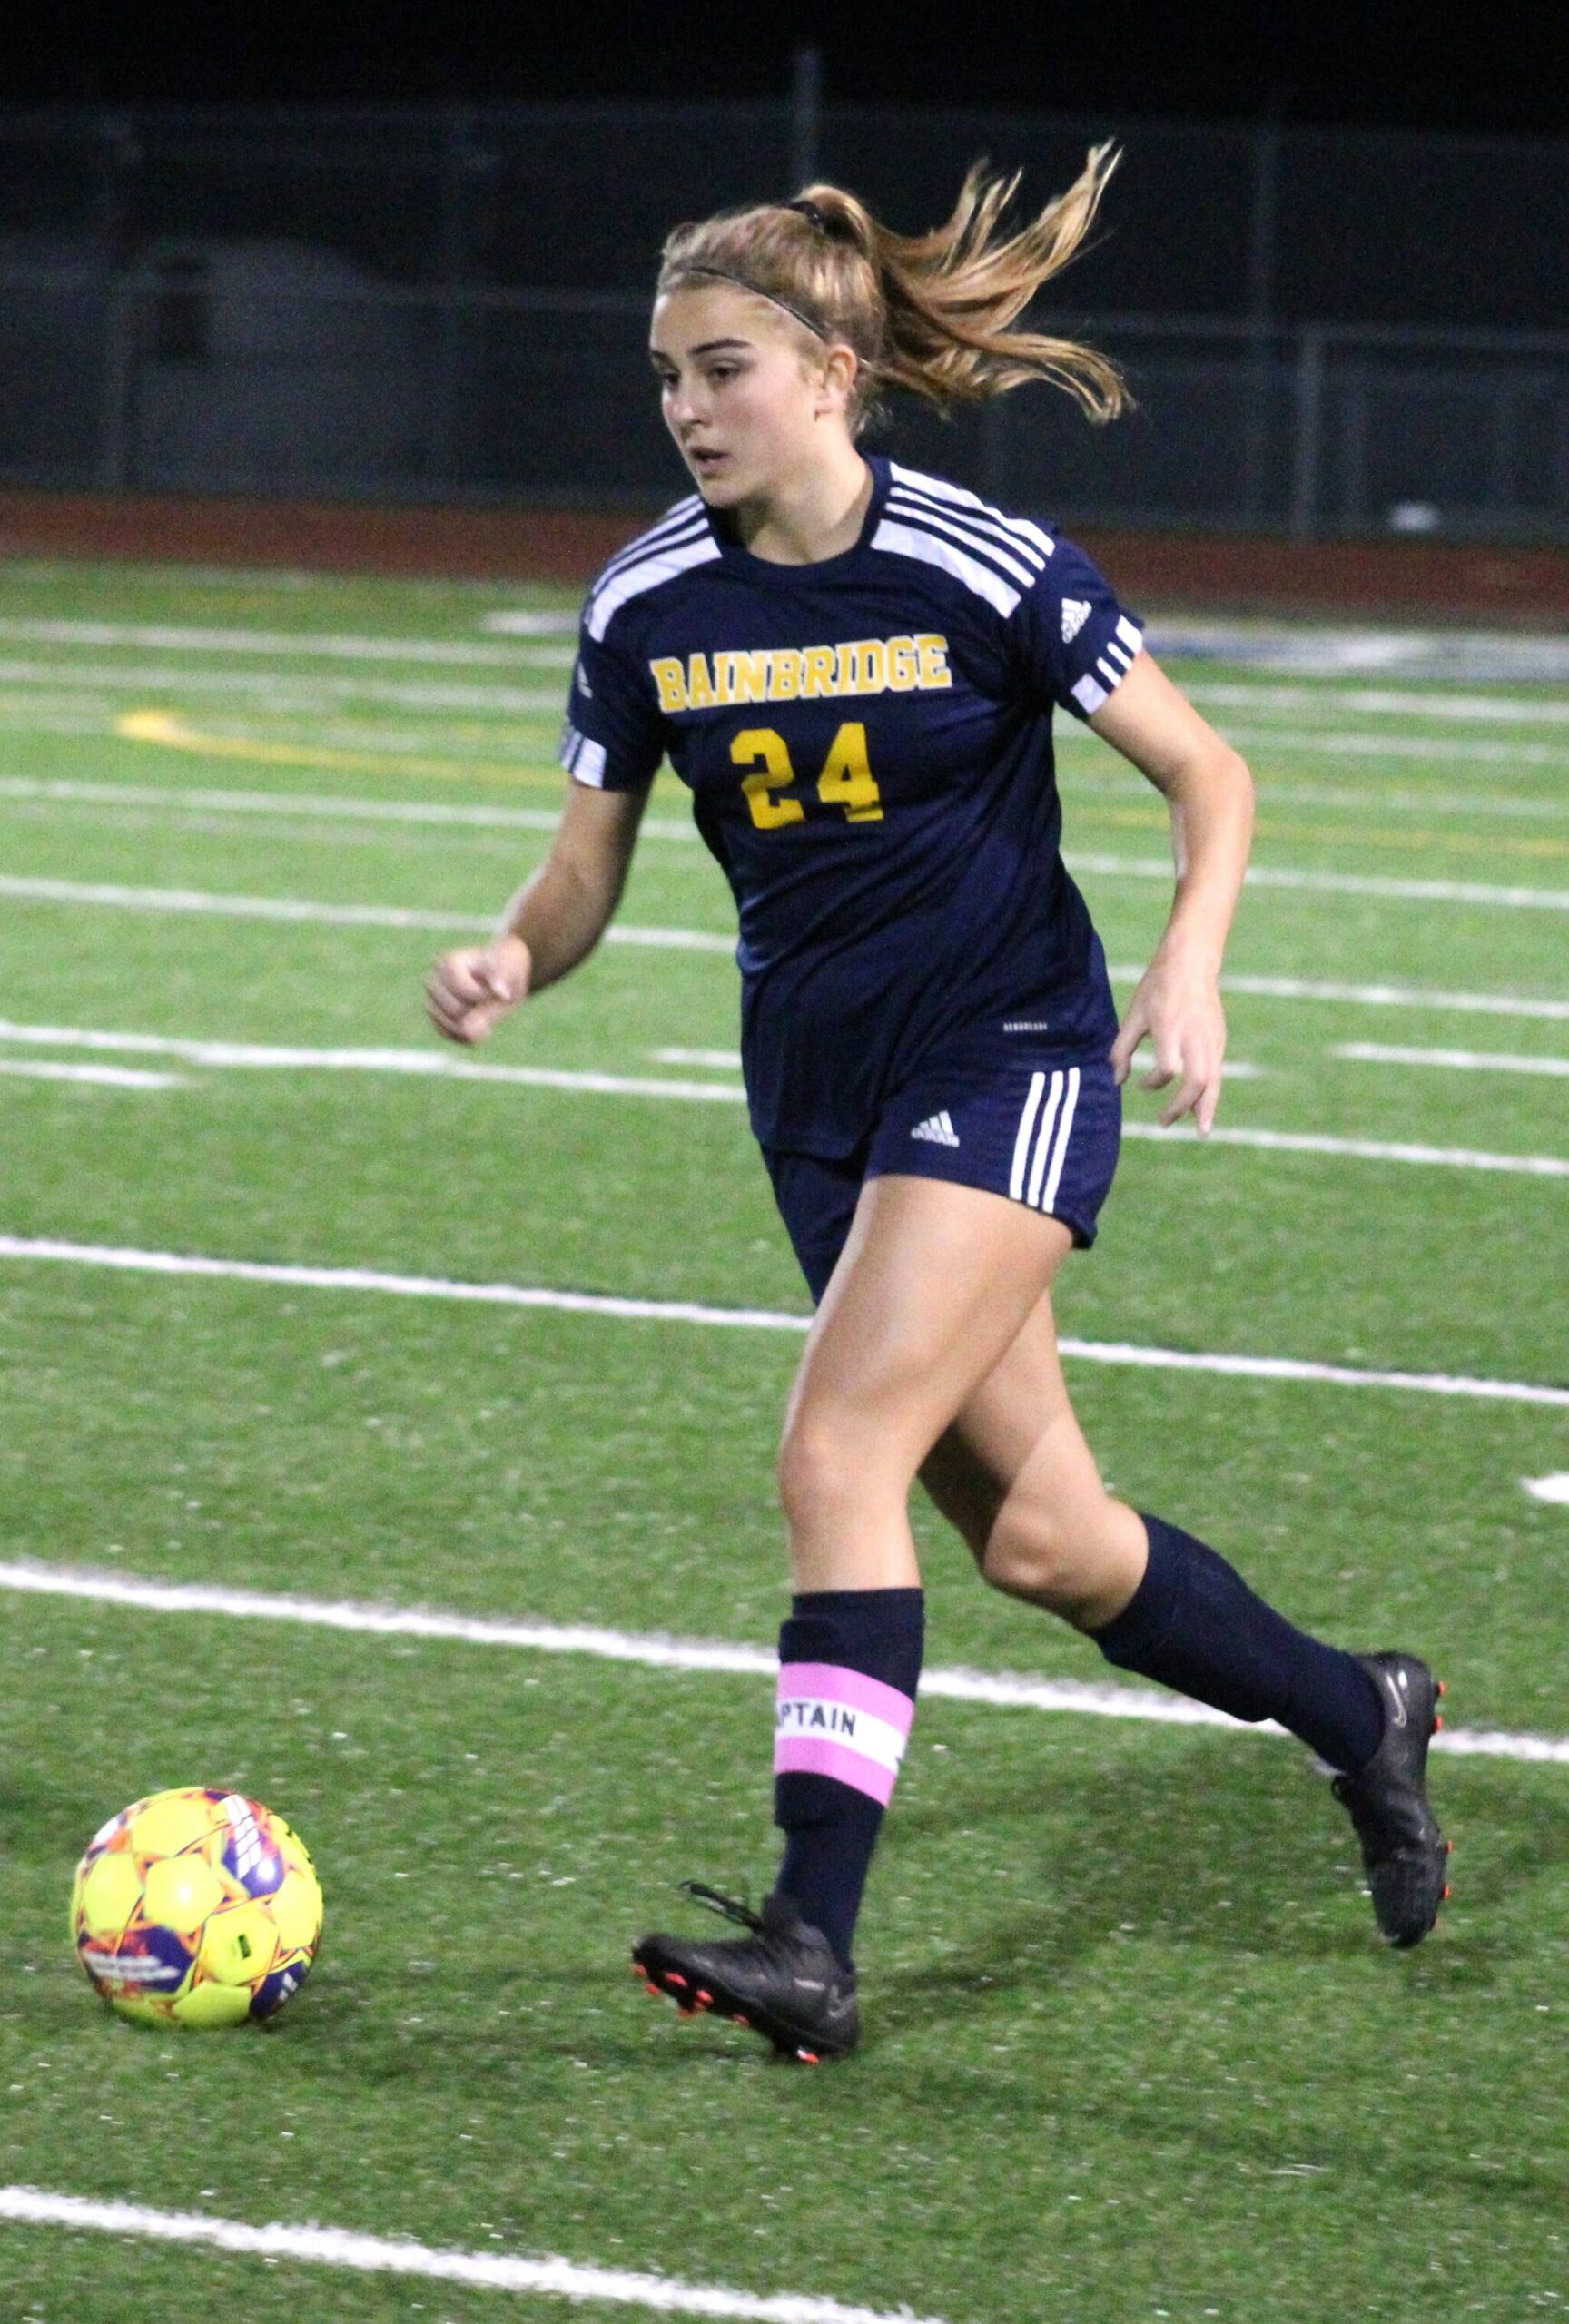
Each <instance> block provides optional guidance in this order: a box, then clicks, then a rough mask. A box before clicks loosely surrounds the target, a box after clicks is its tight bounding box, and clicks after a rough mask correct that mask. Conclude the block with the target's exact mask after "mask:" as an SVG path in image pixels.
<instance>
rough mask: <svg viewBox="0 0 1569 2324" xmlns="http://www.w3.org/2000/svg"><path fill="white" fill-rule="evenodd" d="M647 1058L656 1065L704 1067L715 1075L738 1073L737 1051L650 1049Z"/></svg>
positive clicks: (739, 1060) (739, 1066) (739, 1067)
mask: <svg viewBox="0 0 1569 2324" xmlns="http://www.w3.org/2000/svg"><path fill="white" fill-rule="evenodd" d="M648 1054H649V1056H650V1057H651V1058H652V1059H654V1061H655V1063H656V1064H657V1065H706V1066H711V1067H712V1068H713V1069H714V1071H715V1073H726V1072H728V1073H739V1072H740V1070H741V1052H740V1050H739V1049H650V1050H649V1052H648Z"/></svg>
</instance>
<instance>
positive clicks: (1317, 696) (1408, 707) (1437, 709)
mask: <svg viewBox="0 0 1569 2324" xmlns="http://www.w3.org/2000/svg"><path fill="white" fill-rule="evenodd" d="M1182 691H1183V693H1184V694H1187V695H1188V696H1189V699H1190V700H1191V701H1193V702H1202V703H1207V704H1209V705H1210V706H1211V707H1212V708H1214V709H1217V710H1273V711H1282V712H1290V713H1292V714H1294V715H1297V716H1298V717H1299V716H1301V715H1302V714H1303V713H1304V712H1305V713H1306V714H1307V716H1308V717H1309V718H1321V717H1323V716H1324V715H1325V714H1326V713H1328V714H1329V715H1331V716H1333V717H1343V716H1344V715H1345V714H1346V713H1347V711H1351V712H1352V713H1353V714H1356V715H1357V716H1358V717H1367V718H1430V719H1433V720H1435V721H1437V722H1443V721H1446V720H1450V719H1462V720H1465V721H1466V722H1467V723H1469V724H1493V723H1494V722H1495V721H1496V722H1497V723H1498V724H1500V725H1518V726H1569V702H1565V701H1564V700H1563V699H1562V698H1561V697H1554V696H1553V695H1550V694H1548V695H1544V696H1543V697H1542V698H1541V699H1540V700H1539V701H1534V702H1533V701H1530V700H1528V699H1526V698H1525V697H1523V696H1522V695H1520V694H1445V693H1444V692H1443V691H1442V689H1441V688H1438V687H1435V688H1432V689H1427V688H1424V689H1423V690H1422V691H1421V692H1417V691H1416V689H1414V688H1402V687H1394V686H1356V687H1339V686H1337V687H1336V688H1335V690H1334V691H1333V692H1332V693H1331V692H1330V691H1328V690H1327V688H1325V687H1324V686H1321V685H1319V686H1310V685H1309V686H1293V685H1250V684H1248V683H1247V682H1246V681H1245V680H1243V681H1235V682H1234V681H1232V680H1229V679H1219V678H1217V679H1209V678H1195V679H1194V680H1193V682H1192V684H1190V685H1189V684H1186V683H1185V684H1183V687H1182Z"/></svg>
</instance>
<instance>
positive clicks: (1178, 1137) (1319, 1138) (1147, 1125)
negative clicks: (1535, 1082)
mask: <svg viewBox="0 0 1569 2324" xmlns="http://www.w3.org/2000/svg"><path fill="white" fill-rule="evenodd" d="M1122 1135H1123V1137H1127V1138H1140V1139H1148V1140H1150V1143H1151V1144H1154V1145H1159V1146H1169V1145H1171V1144H1173V1143H1176V1144H1179V1145H1184V1144H1185V1145H1188V1146H1189V1147H1194V1148H1195V1149H1197V1148H1198V1147H1200V1146H1242V1147H1253V1148H1254V1149H1255V1150H1257V1151H1258V1152H1259V1153H1263V1154H1326V1155H1334V1156H1336V1157H1337V1158H1340V1159H1343V1160H1345V1161H1347V1162H1406V1163H1411V1164H1414V1165H1416V1166H1418V1167H1431V1168H1436V1169H1444V1170H1489V1171H1502V1172H1504V1173H1505V1174H1506V1175H1509V1176H1514V1177H1526V1178H1569V1161H1566V1160H1564V1158H1563V1157H1560V1156H1559V1155H1556V1154H1487V1153H1484V1152H1481V1151H1479V1150H1478V1149H1477V1148H1475V1147H1468V1146H1421V1145H1416V1144H1414V1143H1412V1142H1410V1141H1408V1140H1406V1139H1399V1138H1381V1137H1330V1136H1328V1135H1327V1134H1326V1133H1324V1132H1322V1131H1318V1130H1291V1129H1243V1128H1237V1127H1235V1126H1234V1125H1232V1124H1227V1125H1225V1126H1224V1127H1222V1128H1219V1129H1212V1130H1211V1131H1210V1132H1209V1136H1208V1137H1205V1138H1202V1139H1200V1138H1197V1137H1194V1135H1193V1132H1192V1130H1191V1129H1190V1128H1189V1126H1188V1125H1187V1124H1186V1123H1181V1122H1179V1123H1178V1124H1176V1125H1175V1126H1174V1127H1173V1128H1170V1129H1162V1128H1161V1127H1160V1125H1159V1122H1128V1121H1125V1122H1124V1123H1123V1125H1122Z"/></svg>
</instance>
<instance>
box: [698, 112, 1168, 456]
mask: <svg viewBox="0 0 1569 2324" xmlns="http://www.w3.org/2000/svg"><path fill="white" fill-rule="evenodd" d="M1119 159H1120V155H1119V153H1118V152H1117V149H1116V147H1115V146H1112V145H1110V144H1107V145H1097V146H1096V147H1094V148H1093V150H1092V151H1091V152H1090V155H1089V157H1088V159H1087V161H1086V162H1085V165H1084V168H1083V169H1082V171H1081V172H1080V174H1079V176H1078V177H1077V178H1076V179H1075V180H1074V182H1073V183H1072V184H1071V186H1070V187H1069V188H1068V189H1067V191H1066V192H1063V193H1060V194H1059V195H1058V196H1057V197H1056V199H1055V200H1054V201H1052V202H1048V203H1047V205H1046V207H1045V209H1044V210H1042V211H1041V214H1040V216H1039V217H1037V218H1035V219H1032V220H1031V222H1030V223H1029V224H1028V225H1025V226H1023V227H1021V229H1020V230H1019V231H1017V232H1014V233H1009V232H1008V231H1006V228H1005V225H1004V213H1005V212H1006V211H1007V209H1008V206H1009V204H1010V202H1011V201H1012V199H1013V196H1014V194H1015V193H1016V192H1017V191H1018V187H1019V175H1018V172H1015V173H1014V174H1013V175H1012V176H1011V177H998V176H994V175H992V173H991V172H989V171H988V169H987V166H986V164H985V163H984V162H976V163H975V164H974V165H973V167H972V169H971V170H970V172H968V174H967V175H966V177H965V180H964V183H963V185H962V188H961V189H960V193H959V199H958V201H957V202H955V203H954V205H953V211H952V215H951V216H950V217H949V219H948V220H947V222H946V223H945V224H943V225H942V226H939V227H936V228H935V229H934V230H933V231H932V232H931V233H928V234H895V233H894V232H893V231H892V230H891V229H890V228H889V227H887V226H884V225H883V224H882V222H880V221H879V220H878V219H876V218H874V217H873V214H872V212H871V211H870V210H868V209H867V207H866V205H865V203H864V202H861V201H859V200H858V199H857V198H856V196H855V195H854V194H853V193H847V192H845V191H844V188H843V187H842V186H835V185H812V186H808V187H807V188H806V189H805V191H804V192H803V193H802V194H800V195H799V196H797V198H796V200H795V201H794V202H790V203H780V204H773V203H770V204H766V205H761V206H758V207H756V208H754V209H749V210H741V211H732V212H728V213H725V214H724V215H722V216H720V217H717V218H710V219H707V220H705V221H704V222H702V223H701V224H698V225H688V226H678V227H677V228H676V231H675V232H674V233H673V234H672V235H671V236H670V237H669V239H668V241H666V245H665V250H664V253H663V259H662V263H661V266H660V270H659V284H658V287H659V291H661V292H665V291H672V290H675V289H676V288H677V287H678V286H679V285H680V284H681V283H682V282H684V281H688V280H690V279H693V278H696V279H699V280H700V279H702V278H705V277H708V278H717V279H719V280H721V281H730V282H734V283H736V284H737V285H739V286H740V287H741V288H742V289H744V290H750V291H755V292H757V293H759V294H760V295H761V296H762V297H764V298H765V299H769V300H773V301H774V303H775V305H776V306H780V307H782V308H784V310H785V312H786V313H787V314H789V315H791V316H792V317H793V318H794V320H795V322H796V323H797V324H798V325H800V326H801V327H802V328H803V329H804V330H806V331H808V332H810V333H811V334H812V335H813V336H814V337H815V338H816V339H817V340H821V341H824V342H828V341H834V340H838V341H843V342H844V343H845V344H847V345H849V346H850V347H853V348H854V350H855V353H856V355H857V356H858V357H859V359H860V367H861V368H860V372H859V375H858V379H857V388H856V401H855V406H854V420H855V424H856V427H857V428H858V429H859V428H860V427H861V426H863V425H864V424H865V422H866V420H867V419H870V418H871V417H872V416H873V411H874V410H875V409H876V407H877V405H878V404H879V402H880V400H881V399H882V397H883V395H885V394H887V393H889V392H894V391H899V390H903V391H904V392H906V393H909V394H911V395H915V396H919V397H920V398H921V399H923V401H924V402H926V403H929V404H933V405H934V406H935V407H936V409H938V410H940V411H942V412H951V411H952V410H953V409H955V407H957V406H959V405H961V404H967V403H980V402H983V401H984V400H985V399H987V398H989V397H992V396H997V395H1003V394H1005V393H1006V392H1007V391H1008V389H1011V388H1020V387H1024V386H1026V385H1027V384H1028V383H1029V382H1030V381H1031V380H1032V379H1044V380H1047V381H1049V382H1050V383H1051V385H1052V386H1053V387H1058V388H1061V389H1064V390H1065V392H1066V393H1067V394H1069V395H1071V397H1072V398H1073V399H1074V401H1075V402H1076V403H1077V404H1078V405H1079V406H1080V408H1081V410H1082V411H1084V412H1085V414H1086V415H1087V416H1088V417H1089V418H1090V419H1092V420H1096V421H1104V420H1108V419H1115V418H1116V417H1117V415H1118V413H1119V412H1120V411H1124V410H1126V409H1128V407H1129V405H1130V402H1131V400H1132V399H1131V397H1130V395H1129V392H1128V389H1127V387H1126V385H1125V384H1124V382H1123V379H1122V376H1121V373H1120V371H1119V370H1118V369H1117V367H1116V365H1115V364H1114V363H1112V362H1110V361H1109V360H1108V359H1107V358H1106V357H1105V356H1104V355H1101V354H1099V353H1098V352H1097V351H1096V350H1095V349H1093V348H1091V347H1085V346H1082V345H1081V344H1080V343H1079V342H1078V341H1077V340H1071V339H1058V338H1054V337H1052V336H1051V335H1050V334H1049V333H1046V332H1043V331H1036V330H1015V329H1014V328H1013V326H1014V324H1015V323H1016V322H1017V320H1018V318H1019V317H1020V316H1021V314H1022V313H1023V311H1024V310H1025V309H1026V308H1027V307H1028V306H1029V304H1030V302H1031V300H1032V299H1033V298H1034V297H1035V295H1036V293H1037V292H1038V291H1040V290H1041V286H1042V285H1043V284H1044V283H1046V282H1049V281H1051V278H1052V277H1053V276H1054V275H1057V274H1060V273H1061V271H1062V269H1063V268H1064V267H1065V266H1066V265H1067V264H1068V263H1069V261H1070V260H1071V259H1072V258H1073V257H1074V256H1075V255H1076V253H1077V252H1078V251H1079V250H1080V249H1081V247H1082V245H1083V242H1084V238H1085V236H1086V235H1087V234H1088V232H1089V231H1090V224H1091V222H1092V221H1093V219H1094V216H1095V212H1096V210H1097V208H1098V207H1099V204H1100V196H1101V194H1102V193H1103V192H1104V191H1105V188H1106V183H1107V181H1108V179H1109V178H1110V175H1111V173H1112V172H1113V170H1115V168H1116V166H1117V163H1118V161H1119Z"/></svg>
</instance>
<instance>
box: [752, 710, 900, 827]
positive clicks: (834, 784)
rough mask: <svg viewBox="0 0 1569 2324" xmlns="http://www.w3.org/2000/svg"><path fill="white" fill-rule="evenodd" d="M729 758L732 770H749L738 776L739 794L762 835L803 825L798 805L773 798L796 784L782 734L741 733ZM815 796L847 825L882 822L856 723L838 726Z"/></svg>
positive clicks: (764, 730) (760, 729)
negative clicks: (789, 825)
mask: <svg viewBox="0 0 1569 2324" xmlns="http://www.w3.org/2000/svg"><path fill="white" fill-rule="evenodd" d="M730 756H731V759H732V761H733V762H734V763H735V765H736V766H744V767H747V768H749V769H750V770H751V772H750V773H747V774H745V775H743V776H742V778H741V788H742V790H743V791H744V792H745V796H746V804H747V805H748V806H749V807H750V808H751V810H752V821H753V822H755V824H756V826H757V829H758V830H759V831H760V832H776V831H779V830H780V829H781V828H782V827H783V826H784V825H785V823H799V822H804V819H805V814H806V810H805V808H804V807H803V805H802V804H801V802H800V800H799V799H790V798H786V797H784V796H783V795H776V794H783V793H784V792H785V788H786V786H787V785H788V784H790V783H794V780H795V770H794V767H793V766H792V765H791V763H790V753H789V751H788V749H787V748H786V746H785V737H784V735H783V734H775V731H774V729H773V727H772V726H747V727H744V728H743V730H742V732H741V733H740V734H737V735H736V737H735V741H734V742H733V743H731V745H730ZM817 796H818V798H819V799H821V800H822V802H823V803H824V806H825V807H842V808H843V809H844V817H845V821H846V822H852V823H880V822H882V820H883V794H882V793H881V792H880V791H879V790H878V788H877V778H876V776H875V775H874V774H873V772H872V768H871V763H870V762H869V761H868V759H867V756H866V729H865V727H864V726H863V724H861V722H860V720H859V719H855V720H853V721H851V722H849V723H848V724H845V725H843V726H841V727H840V729H839V732H838V733H837V734H835V735H834V740H833V741H832V743H830V744H829V745H828V755H827V757H826V758H825V759H824V762H823V772H822V773H821V774H820V775H819V776H818V778H817Z"/></svg>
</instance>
